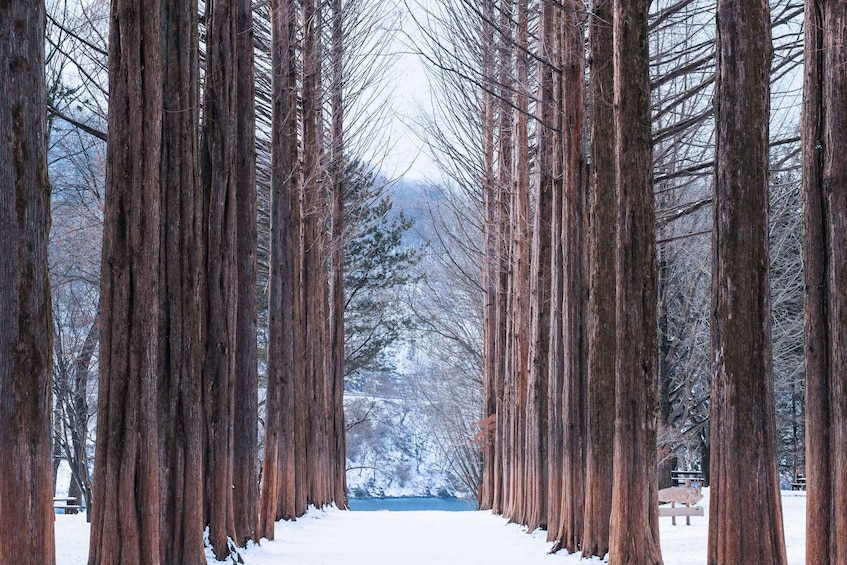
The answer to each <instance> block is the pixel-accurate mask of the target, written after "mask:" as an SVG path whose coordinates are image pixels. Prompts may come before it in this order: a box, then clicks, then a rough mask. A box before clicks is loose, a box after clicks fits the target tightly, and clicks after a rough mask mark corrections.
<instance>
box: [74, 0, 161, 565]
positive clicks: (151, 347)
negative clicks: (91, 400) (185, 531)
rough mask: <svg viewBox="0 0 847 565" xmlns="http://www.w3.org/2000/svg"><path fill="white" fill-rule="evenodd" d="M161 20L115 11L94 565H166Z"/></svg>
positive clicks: (135, 9)
mask: <svg viewBox="0 0 847 565" xmlns="http://www.w3.org/2000/svg"><path fill="white" fill-rule="evenodd" d="M159 14H160V5H159V2H158V1H157V0H152V1H150V2H146V3H144V4H143V5H141V4H138V3H136V2H125V1H124V0H115V2H113V4H112V13H111V20H110V32H109V145H108V148H107V154H106V206H105V217H104V234H103V262H102V266H101V285H100V288H101V298H100V307H101V316H102V319H101V323H102V329H101V341H100V360H99V367H100V383H99V395H98V398H99V405H98V414H97V452H96V457H95V463H94V476H95V482H94V493H93V499H94V500H93V507H92V509H91V515H92V523H91V543H90V554H89V563H90V564H91V565H99V564H101V563H102V564H111V563H118V562H119V563H122V564H124V565H134V564H139V565H140V564H142V563H143V564H145V565H150V564H153V565H155V564H157V563H160V554H159V552H160V548H161V545H160V535H161V533H160V527H159V522H160V515H161V513H160V506H159V495H160V492H159V473H160V464H159V458H158V429H157V406H158V403H157V392H158V391H157V381H158V372H157V369H158V351H157V349H158V348H157V343H158V340H157V335H158V331H159V275H158V270H159V225H160V214H159V206H160V200H159V199H160V194H159V190H160V187H159V171H160V147H161V132H162V61H161V52H160V46H161V41H160V30H161V27H160V26H161V21H160V18H159Z"/></svg>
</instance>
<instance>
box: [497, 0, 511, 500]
mask: <svg viewBox="0 0 847 565" xmlns="http://www.w3.org/2000/svg"><path fill="white" fill-rule="evenodd" d="M498 7H499V10H500V17H499V23H498V26H499V34H498V42H497V45H496V48H497V49H496V51H497V79H498V88H497V98H498V99H499V104H498V108H497V155H498V161H497V191H496V200H497V210H496V220H495V225H496V226H497V235H496V238H497V240H496V243H495V246H496V256H497V277H498V282H497V300H496V302H497V321H496V322H495V324H494V325H495V328H496V329H497V336H496V340H495V355H494V357H495V359H496V363H497V367H496V371H495V374H496V379H495V388H496V389H497V398H498V406H497V432H496V433H497V438H498V440H497V446H496V450H495V456H494V457H495V468H496V469H497V470H496V471H495V484H494V504H493V506H492V508H493V510H494V512H495V513H508V512H510V511H511V508H510V507H509V502H510V487H511V484H510V483H509V477H510V476H511V469H512V465H511V464H512V460H513V458H514V455H513V451H512V447H511V436H510V434H509V430H510V425H511V417H512V416H511V415H512V411H513V405H512V398H511V396H510V392H509V391H510V388H509V387H510V384H509V376H508V374H509V363H508V358H509V347H508V343H507V340H508V331H507V326H508V325H509V303H510V301H509V296H508V294H509V292H508V291H509V271H510V269H511V267H510V245H509V243H510V241H511V234H510V230H509V217H510V212H509V208H510V202H511V190H510V187H511V184H512V148H513V145H512V134H513V132H512V100H513V98H514V96H513V90H512V82H513V81H512V69H513V65H512V59H513V54H512V33H511V25H512V24H511V19H512V0H500V2H499V6H498ZM497 479H499V482H496V481H497Z"/></svg>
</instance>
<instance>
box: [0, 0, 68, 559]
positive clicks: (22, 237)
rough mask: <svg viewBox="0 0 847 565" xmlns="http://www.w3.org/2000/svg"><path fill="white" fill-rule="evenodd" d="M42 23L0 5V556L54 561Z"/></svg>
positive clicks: (27, 7) (31, 11)
mask: <svg viewBox="0 0 847 565" xmlns="http://www.w3.org/2000/svg"><path fill="white" fill-rule="evenodd" d="M44 17H45V16H44V2H19V1H15V0H13V1H9V2H4V3H2V5H0V68H2V69H3V79H2V85H0V123H2V124H3V129H4V133H3V136H2V137H1V138H0V187H2V189H0V241H2V242H3V244H2V250H0V311H2V312H3V319H4V328H3V330H2V331H0V453H2V457H0V476H2V481H0V508H2V512H0V532H2V536H0V556H2V557H0V559H2V560H4V561H5V560H11V561H15V562H21V563H24V562H33V563H39V564H41V563H43V564H45V565H51V564H53V563H55V561H56V553H55V547H54V545H55V544H54V533H53V516H52V513H53V504H52V502H53V501H52V484H53V481H52V479H53V473H52V468H51V453H50V448H51V425H50V414H51V408H52V395H51V391H52V386H51V384H52V383H51V379H52V350H53V349H52V339H53V337H52V329H51V327H52V326H51V324H52V321H51V307H50V285H49V280H48V273H47V241H48V236H49V232H50V184H49V181H48V178H47V146H46V143H45V134H46V116H45V113H44V104H45V101H46V93H45V87H44ZM11 561H10V562H11Z"/></svg>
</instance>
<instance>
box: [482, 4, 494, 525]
mask: <svg viewBox="0 0 847 565" xmlns="http://www.w3.org/2000/svg"><path fill="white" fill-rule="evenodd" d="M493 21H494V0H484V2H483V21H482V27H481V29H482V36H481V38H480V48H481V50H482V65H483V68H482V80H483V86H482V132H481V133H482V178H481V179H480V182H481V183H482V208H483V215H484V221H483V224H482V238H483V251H482V255H483V256H482V279H483V292H484V299H483V388H484V391H483V395H484V400H483V402H484V406H483V414H482V415H483V418H482V420H481V421H480V425H479V432H478V433H479V437H480V439H481V442H482V445H481V447H482V485H481V486H480V496H479V499H480V504H479V506H480V508H482V509H485V510H488V509H491V508H492V507H493V505H494V484H495V483H496V482H497V480H496V479H495V476H496V472H497V471H496V460H495V449H496V448H495V443H496V441H497V437H496V434H495V429H496V426H497V394H496V385H495V378H496V376H495V373H496V367H497V363H496V351H495V342H496V335H497V328H496V326H495V323H496V321H497V280H498V278H497V271H498V269H497V255H496V248H497V247H496V238H497V226H496V214H497V200H496V191H495V186H494V96H493V93H494V91H493V88H494V28H493V25H492V22H493Z"/></svg>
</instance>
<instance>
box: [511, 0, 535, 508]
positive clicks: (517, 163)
mask: <svg viewBox="0 0 847 565" xmlns="http://www.w3.org/2000/svg"><path fill="white" fill-rule="evenodd" d="M515 8H516V10H515V11H516V18H517V29H516V33H515V87H516V88H515V109H514V110H513V112H512V114H513V116H514V118H513V124H514V126H513V127H514V129H513V131H514V139H513V141H514V150H513V151H514V163H513V166H514V168H513V173H512V177H513V184H512V187H513V190H512V207H511V234H512V268H511V275H512V276H511V285H512V292H511V293H510V296H511V297H512V311H511V316H510V317H511V320H512V332H511V333H512V337H511V355H510V361H511V379H512V386H513V393H512V394H513V399H514V401H513V416H512V421H511V436H512V449H513V452H514V462H513V464H512V477H511V480H510V482H511V483H512V490H511V493H512V504H511V506H512V510H511V515H510V516H509V517H510V518H511V519H512V520H514V521H516V522H518V523H521V524H524V523H526V505H527V490H526V484H527V477H526V471H527V469H526V458H527V457H526V456H527V448H526V432H527V429H526V411H527V371H528V369H529V342H530V333H529V330H530V311H529V290H530V275H531V273H530V263H531V257H532V254H531V246H532V232H531V213H530V205H529V136H528V124H527V113H528V112H529V91H528V89H529V61H528V55H527V53H528V43H529V39H528V36H529V29H528V26H529V21H528V18H529V13H528V6H527V1H526V0H516V2H515Z"/></svg>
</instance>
